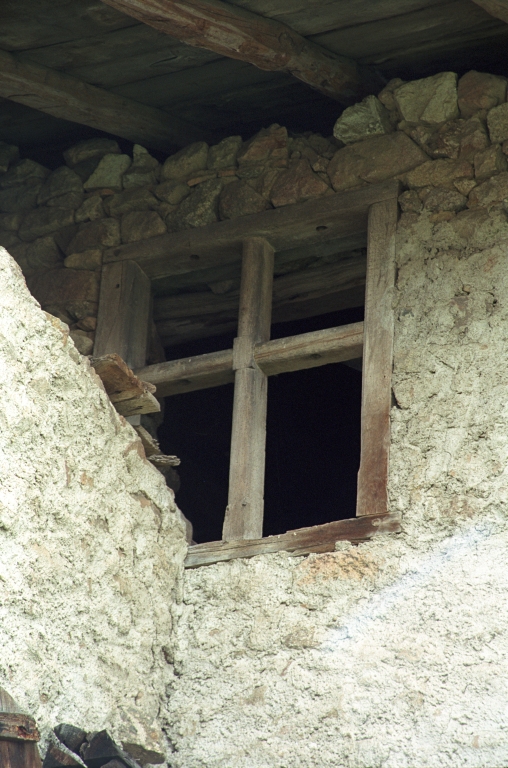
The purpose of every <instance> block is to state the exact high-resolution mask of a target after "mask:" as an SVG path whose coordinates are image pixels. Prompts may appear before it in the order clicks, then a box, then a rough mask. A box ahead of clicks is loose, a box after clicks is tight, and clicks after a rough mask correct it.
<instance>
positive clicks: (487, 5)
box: [473, 0, 508, 22]
mask: <svg viewBox="0 0 508 768" xmlns="http://www.w3.org/2000/svg"><path fill="white" fill-rule="evenodd" d="M473 2H474V3H476V5H479V6H480V7H481V8H483V9H484V10H485V11H487V13H490V15H491V16H495V17H496V19H501V21H506V22H508V0H473Z"/></svg>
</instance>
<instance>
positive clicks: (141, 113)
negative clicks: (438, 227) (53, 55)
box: [0, 51, 209, 151]
mask: <svg viewBox="0 0 508 768" xmlns="http://www.w3.org/2000/svg"><path fill="white" fill-rule="evenodd" d="M0 96H1V97H3V98H4V99H10V100H11V101H16V102H18V103H19V104H25V105H26V106H28V107H32V108H33V109H38V110H39V111H40V112H46V113H47V114H48V115H53V117H59V118H61V119H63V120H70V121H71V122H73V123H79V124H80V125H88V126H90V127H91V128H96V129H98V130H100V131H105V132H106V133H110V134H112V135H113V136H121V137H122V138H124V139H129V141H133V142H137V143H139V144H143V145H144V146H147V147H153V148H155V149H161V150H168V151H170V150H171V149H174V147H175V145H176V146H185V145H186V144H189V143H190V142H192V141H200V140H202V139H204V138H209V137H208V136H206V135H205V132H203V131H201V130H199V129H197V128H194V126H192V125H189V124H187V123H186V122H185V121H183V120H180V119H179V118H177V117H174V116H173V115H170V114H168V113H167V112H163V111H162V110H160V109H155V108H154V107H148V106H146V105H145V104H139V103H138V102H136V101H132V100H131V99H126V98H124V97H122V96H117V95H116V94H114V93H110V92H109V91H105V90H103V89H102V88H96V87H95V86H94V85H89V84H88V83H84V82H83V81H82V80H78V79H77V78H76V77H72V76H70V75H65V74H64V73H63V72H57V71H56V70H53V69H48V68H47V67H43V66H41V65H39V64H31V63H27V62H26V61H23V62H22V61H20V60H19V59H17V58H16V57H15V56H13V55H12V54H10V53H7V52H6V51H0Z"/></svg>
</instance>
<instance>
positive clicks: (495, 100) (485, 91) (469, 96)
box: [458, 69, 506, 118]
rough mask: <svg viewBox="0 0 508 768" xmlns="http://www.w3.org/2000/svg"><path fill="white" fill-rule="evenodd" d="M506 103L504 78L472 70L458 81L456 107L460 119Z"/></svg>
mask: <svg viewBox="0 0 508 768" xmlns="http://www.w3.org/2000/svg"><path fill="white" fill-rule="evenodd" d="M504 101H506V78H504V77H499V76H498V75H490V74H488V73H487V72H476V71H475V70H474V69H472V70H471V71H470V72H466V74H465V75H463V76H462V77H461V78H460V80H459V86H458V105H459V110H460V114H461V115H462V117H466V118H467V117H472V116H473V115H474V114H475V113H476V112H479V111H480V110H488V109H492V107H497V105H498V104H502V103H503V102H504Z"/></svg>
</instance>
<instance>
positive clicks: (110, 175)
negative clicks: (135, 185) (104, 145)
mask: <svg viewBox="0 0 508 768" xmlns="http://www.w3.org/2000/svg"><path fill="white" fill-rule="evenodd" d="M131 162H132V161H131V159H130V157H129V155H104V157H103V158H101V161H100V163H99V165H98V166H97V168H96V169H95V171H94V172H93V173H92V175H91V176H90V178H88V179H87V180H86V181H85V183H84V185H83V186H84V188H85V189H86V190H93V189H104V188H107V189H113V190H116V191H120V190H121V189H123V182H122V176H123V175H124V173H125V171H126V170H127V169H128V168H129V167H130V165H131Z"/></svg>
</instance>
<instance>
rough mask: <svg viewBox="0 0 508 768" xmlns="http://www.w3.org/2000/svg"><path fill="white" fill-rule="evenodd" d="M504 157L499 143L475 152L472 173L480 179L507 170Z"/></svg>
mask: <svg viewBox="0 0 508 768" xmlns="http://www.w3.org/2000/svg"><path fill="white" fill-rule="evenodd" d="M507 167H508V165H507V163H506V157H505V156H504V154H503V151H502V149H501V147H500V145H499V144H493V145H492V146H491V147H487V149H484V150H482V151H481V152H477V154H476V155H475V157H474V175H475V176H476V178H477V179H478V181H481V180H482V179H488V178H490V176H495V175H496V174H498V173H501V172H502V171H506V170H507Z"/></svg>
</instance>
